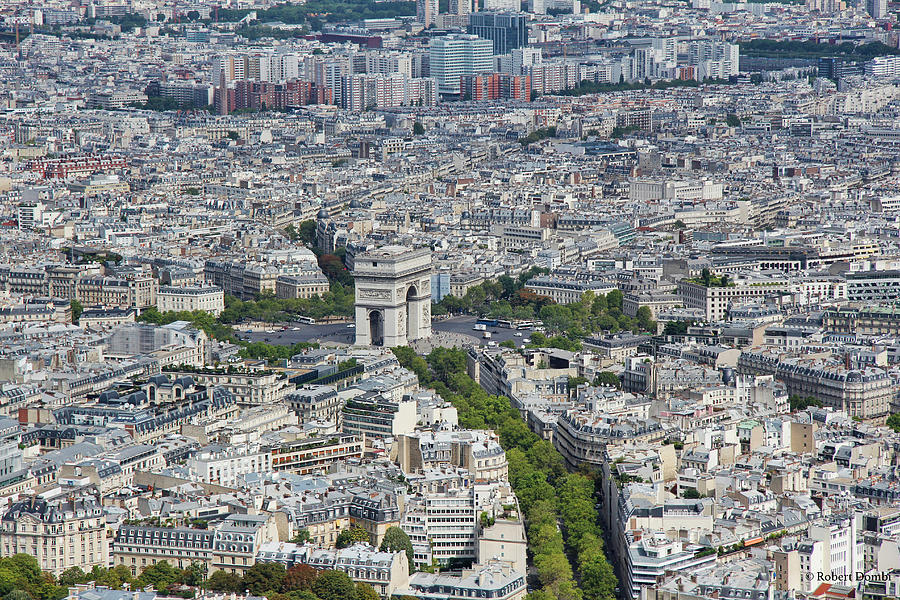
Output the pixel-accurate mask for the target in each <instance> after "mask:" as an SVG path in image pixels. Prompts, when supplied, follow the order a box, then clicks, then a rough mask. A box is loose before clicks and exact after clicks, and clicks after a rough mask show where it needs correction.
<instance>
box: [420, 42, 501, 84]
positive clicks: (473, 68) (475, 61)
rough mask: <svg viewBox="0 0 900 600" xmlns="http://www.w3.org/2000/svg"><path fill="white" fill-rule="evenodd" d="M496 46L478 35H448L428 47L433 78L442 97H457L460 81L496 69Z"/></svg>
mask: <svg viewBox="0 0 900 600" xmlns="http://www.w3.org/2000/svg"><path fill="white" fill-rule="evenodd" d="M492 53H493V44H492V42H491V41H490V40H486V39H483V38H480V37H478V36H477V35H463V34H457V35H448V36H444V37H439V38H435V39H433V40H432V41H431V45H430V46H429V58H430V63H431V76H432V77H434V78H435V79H436V80H437V83H438V92H439V93H441V94H458V93H459V86H460V78H461V77H462V76H463V75H475V74H476V73H487V72H490V71H493V70H494V68H493V67H494V61H493V59H492Z"/></svg>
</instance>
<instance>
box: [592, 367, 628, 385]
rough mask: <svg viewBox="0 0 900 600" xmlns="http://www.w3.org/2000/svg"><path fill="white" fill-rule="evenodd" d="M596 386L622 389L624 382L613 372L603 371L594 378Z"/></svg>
mask: <svg viewBox="0 0 900 600" xmlns="http://www.w3.org/2000/svg"><path fill="white" fill-rule="evenodd" d="M594 385H596V386H607V387H614V388H616V389H622V381H621V380H620V379H619V376H618V375H616V374H615V373H613V372H612V371H601V372H599V373H597V376H596V377H594Z"/></svg>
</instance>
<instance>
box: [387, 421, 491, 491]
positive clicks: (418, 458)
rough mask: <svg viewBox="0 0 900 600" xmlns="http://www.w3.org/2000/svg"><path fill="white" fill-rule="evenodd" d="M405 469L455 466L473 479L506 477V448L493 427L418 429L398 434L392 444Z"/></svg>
mask: <svg viewBox="0 0 900 600" xmlns="http://www.w3.org/2000/svg"><path fill="white" fill-rule="evenodd" d="M391 454H392V459H393V460H396V461H397V462H398V463H399V465H400V468H401V469H402V470H403V472H404V473H415V472H421V471H422V470H425V469H440V468H444V467H458V468H461V469H465V470H467V471H468V472H469V473H470V474H471V475H472V477H473V478H474V480H475V481H480V482H490V481H505V480H506V478H507V468H508V464H507V462H506V452H504V451H503V447H502V446H500V442H499V440H498V438H497V435H496V434H495V433H494V432H492V431H434V432H432V431H417V432H414V433H408V434H401V435H399V436H398V437H397V438H396V439H395V440H394V444H393V445H392V446H391Z"/></svg>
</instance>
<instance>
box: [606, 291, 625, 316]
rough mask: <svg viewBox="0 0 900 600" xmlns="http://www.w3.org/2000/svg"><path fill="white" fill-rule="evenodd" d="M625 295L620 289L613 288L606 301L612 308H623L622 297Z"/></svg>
mask: <svg viewBox="0 0 900 600" xmlns="http://www.w3.org/2000/svg"><path fill="white" fill-rule="evenodd" d="M623 298H624V296H623V295H622V292H620V291H619V290H613V291H611V292H610V293H608V294H607V295H606V303H607V305H608V306H609V308H610V309H617V310H619V311H621V310H622V299H623Z"/></svg>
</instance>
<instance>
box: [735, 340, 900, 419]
mask: <svg viewBox="0 0 900 600" xmlns="http://www.w3.org/2000/svg"><path fill="white" fill-rule="evenodd" d="M737 366H738V372H739V373H742V374H747V375H774V376H775V379H777V380H778V381H781V382H782V383H784V385H785V387H786V388H787V392H788V394H791V395H793V394H797V395H799V396H803V397H807V396H812V397H814V398H817V399H818V400H820V401H821V402H822V404H823V406H826V407H831V408H834V409H836V410H843V411H846V412H847V413H848V414H849V415H850V416H851V417H859V418H862V419H870V418H873V417H877V416H881V415H886V414H887V413H888V412H889V411H890V410H891V403H892V402H893V401H894V397H895V393H894V387H893V383H892V379H891V377H890V375H889V374H888V373H886V372H885V371H882V370H881V369H877V368H874V367H867V368H861V369H847V368H845V367H844V365H843V364H841V363H838V362H836V361H829V360H827V357H825V358H819V359H815V358H803V357H798V356H791V355H781V354H774V353H769V352H766V351H764V350H751V351H744V352H742V353H741V356H740V358H739V359H738V365H737Z"/></svg>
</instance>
